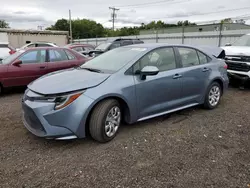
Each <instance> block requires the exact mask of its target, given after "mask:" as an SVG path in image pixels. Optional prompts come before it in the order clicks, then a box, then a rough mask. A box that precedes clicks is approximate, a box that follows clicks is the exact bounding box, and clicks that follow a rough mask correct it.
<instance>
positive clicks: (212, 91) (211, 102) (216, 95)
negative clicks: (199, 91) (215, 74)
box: [204, 82, 222, 110]
mask: <svg viewBox="0 0 250 188" xmlns="http://www.w3.org/2000/svg"><path fill="white" fill-rule="evenodd" d="M221 96H222V90H221V86H220V84H219V83H218V82H213V83H212V84H210V86H209V87H208V90H207V93H206V96H205V102H204V107H205V108H206V109H210V110H211V109H214V108H216V107H217V106H218V105H219V103H220V99H221Z"/></svg>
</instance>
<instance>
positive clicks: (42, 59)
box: [0, 47, 88, 94]
mask: <svg viewBox="0 0 250 188" xmlns="http://www.w3.org/2000/svg"><path fill="white" fill-rule="evenodd" d="M87 60H88V58H87V57H86V56H83V55H81V54H79V53H77V52H76V51H74V50H71V49H66V48H60V47H37V48H27V49H25V50H19V51H17V52H16V53H14V54H13V55H11V56H8V57H7V58H4V59H2V60H0V94H1V93H2V92H3V90H4V89H5V88H8V87H14V86H26V85H28V84H29V83H30V82H32V81H34V80H35V79H37V78H39V77H41V76H42V75H44V74H47V73H50V72H54V71H57V70H62V69H68V68H72V67H78V66H80V65H81V64H83V63H85V62H86V61H87Z"/></svg>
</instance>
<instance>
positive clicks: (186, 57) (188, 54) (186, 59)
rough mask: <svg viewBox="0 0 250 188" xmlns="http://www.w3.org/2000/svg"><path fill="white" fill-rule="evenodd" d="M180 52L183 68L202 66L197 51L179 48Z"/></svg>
mask: <svg viewBox="0 0 250 188" xmlns="http://www.w3.org/2000/svg"><path fill="white" fill-rule="evenodd" d="M178 50H179V53H180V56H181V61H182V66H183V67H191V66H195V65H199V64H200V62H199V57H198V55H197V52H196V50H195V49H192V48H186V47H185V48H182V47H178Z"/></svg>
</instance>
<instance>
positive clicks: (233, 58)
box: [225, 55, 250, 63]
mask: <svg viewBox="0 0 250 188" xmlns="http://www.w3.org/2000/svg"><path fill="white" fill-rule="evenodd" d="M225 59H226V60H228V61H236V62H248V63H250V56H237V55H234V56H226V57H225Z"/></svg>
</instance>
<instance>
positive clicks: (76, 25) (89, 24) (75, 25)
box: [46, 19, 196, 39]
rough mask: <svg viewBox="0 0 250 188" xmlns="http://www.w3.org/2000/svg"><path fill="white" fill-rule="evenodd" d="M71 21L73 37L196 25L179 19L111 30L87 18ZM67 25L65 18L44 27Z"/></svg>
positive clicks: (110, 35) (137, 32) (61, 28)
mask: <svg viewBox="0 0 250 188" xmlns="http://www.w3.org/2000/svg"><path fill="white" fill-rule="evenodd" d="M71 23H72V36H73V38H74V39H80V38H95V37H116V36H129V35H139V33H140V30H149V29H160V28H169V27H178V26H182V25H184V26H188V25H196V24H195V23H191V22H189V21H188V20H186V21H184V22H182V21H179V22H178V23H177V24H167V23H164V22H163V21H152V22H150V23H148V24H144V23H142V24H141V25H140V26H138V27H122V28H119V29H116V30H115V31H113V30H112V29H109V28H104V27H103V25H101V24H100V23H97V22H95V21H93V20H88V19H75V20H72V21H71ZM69 27H70V26H69V21H68V20H67V19H59V20H57V21H56V23H55V24H54V25H52V26H51V27H48V28H46V29H47V30H62V31H69Z"/></svg>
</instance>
